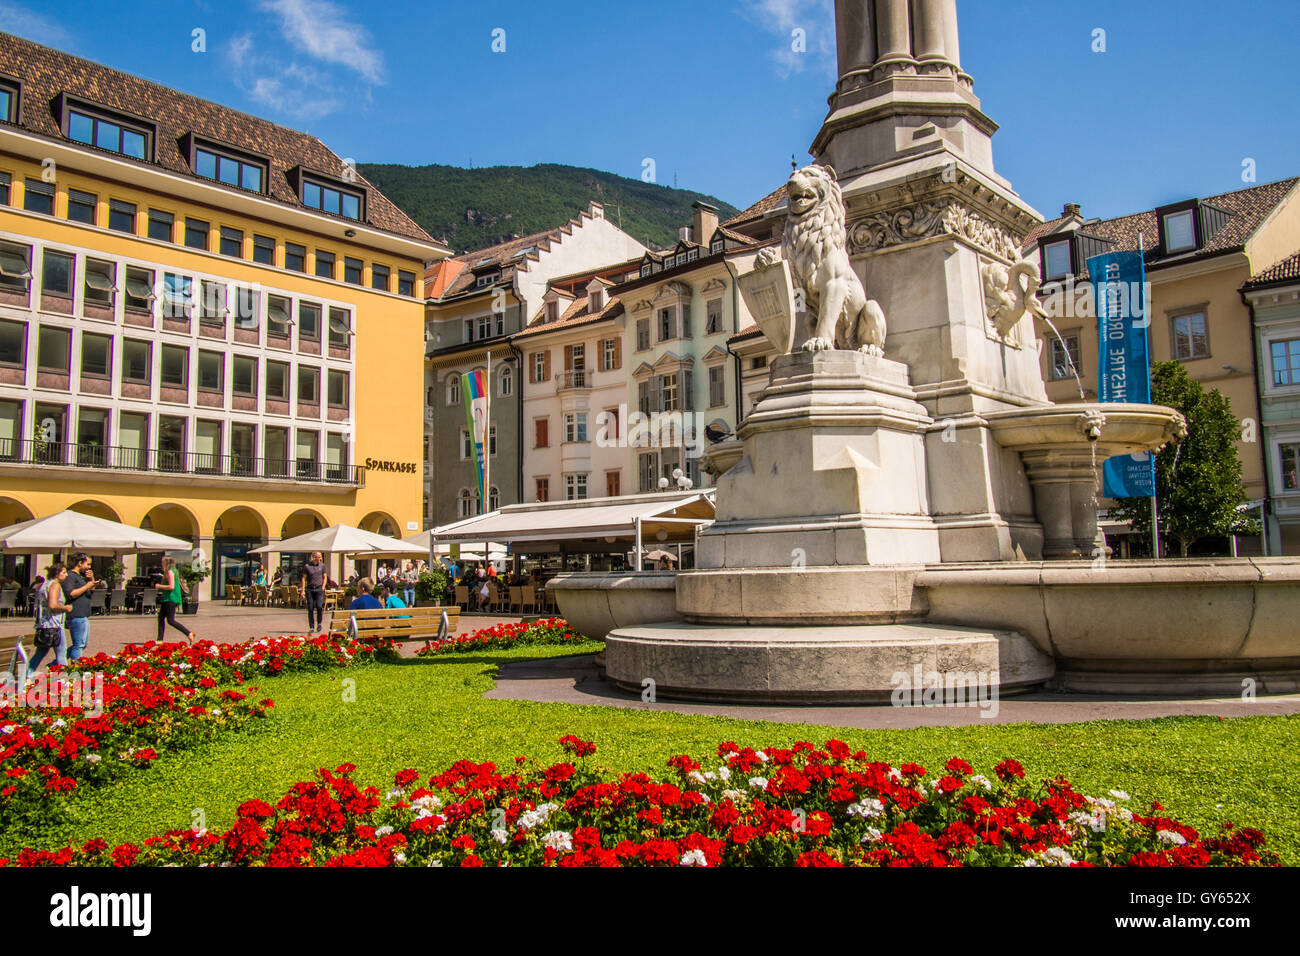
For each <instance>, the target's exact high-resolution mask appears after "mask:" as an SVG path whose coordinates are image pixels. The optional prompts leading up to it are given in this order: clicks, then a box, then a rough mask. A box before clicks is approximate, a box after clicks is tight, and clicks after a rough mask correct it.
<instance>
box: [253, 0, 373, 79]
mask: <svg viewBox="0 0 1300 956" xmlns="http://www.w3.org/2000/svg"><path fill="white" fill-rule="evenodd" d="M260 6H261V8H262V9H263V10H266V11H269V12H271V13H274V14H275V15H276V16H277V17H278V18H279V20H280V33H281V34H282V35H283V36H284V38H285V39H286V40H288V41H289V42H290V43H291V44H292V45H293V46H295V47H297V48H298V49H299V50H301V51H303V52H304V53H306V54H308V55H309V56H311V57H313V58H315V59H317V60H320V61H322V62H324V63H333V64H336V65H338V66H345V67H347V68H348V69H350V70H353V71H355V72H356V73H358V74H360V75H361V76H362V77H364V78H365V79H366V81H367V82H369V83H372V84H375V85H377V86H378V85H382V84H383V83H384V55H383V54H382V53H381V52H380V51H379V50H378V49H376V48H375V47H374V46H372V45H371V39H370V34H369V33H368V32H367V31H366V29H365V28H364V27H362V26H361V25H359V24H357V23H353V22H351V21H349V20H348V19H347V15H346V11H344V10H342V9H341V8H339V7H337V6H335V5H334V4H332V3H329V2H328V0H262V2H261V4H260Z"/></svg>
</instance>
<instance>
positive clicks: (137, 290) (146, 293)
mask: <svg viewBox="0 0 1300 956" xmlns="http://www.w3.org/2000/svg"><path fill="white" fill-rule="evenodd" d="M153 300H154V294H153V272H152V271H150V270H149V269H138V268H136V267H134V266H127V268H126V307H127V308H128V309H132V310H134V311H136V312H148V311H150V310H151V309H152V308H153V306H152V303H153Z"/></svg>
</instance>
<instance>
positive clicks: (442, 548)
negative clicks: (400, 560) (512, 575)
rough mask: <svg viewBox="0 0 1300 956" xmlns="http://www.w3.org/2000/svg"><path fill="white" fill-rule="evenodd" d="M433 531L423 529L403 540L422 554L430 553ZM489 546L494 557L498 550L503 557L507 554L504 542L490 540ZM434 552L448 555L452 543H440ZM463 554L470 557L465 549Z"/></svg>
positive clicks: (480, 558) (479, 543)
mask: <svg viewBox="0 0 1300 956" xmlns="http://www.w3.org/2000/svg"><path fill="white" fill-rule="evenodd" d="M433 533H434V532H433V531H432V530H430V531H421V532H420V533H419V534H413V535H409V536H408V537H405V538H403V539H402V541H403V543H405V544H409V545H413V546H414V547H417V548H420V549H421V553H422V554H424V555H428V553H429V546H430V545H431V544H432V543H433V540H432V539H433ZM474 543H475V544H478V545H482V544H483V542H482V541H475V542H474ZM488 546H489V547H490V548H491V550H492V555H493V557H496V556H497V554H498V552H499V553H500V556H501V557H504V556H505V552H506V546H505V545H504V544H500V543H498V542H496V541H489V542H488ZM433 553H434V554H435V555H437V556H438V557H446V556H447V555H449V554H451V545H450V544H438V545H437V546H436V547H435V548H434V552H433ZM461 556H462V557H469V555H467V554H466V553H465V551H464V549H462V550H461ZM470 560H471V561H482V560H483V558H482V556H479V557H474V558H470Z"/></svg>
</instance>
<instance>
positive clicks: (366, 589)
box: [348, 578, 383, 611]
mask: <svg viewBox="0 0 1300 956" xmlns="http://www.w3.org/2000/svg"><path fill="white" fill-rule="evenodd" d="M374 589H375V586H374V585H373V584H372V583H371V582H370V579H369V578H362V579H361V580H360V581H358V582H357V596H356V597H354V598H353V599H352V603H351V604H349V605H348V610H349V611H378V610H381V609H382V608H383V605H382V604H380V603H379V600H378V599H377V598H376V597H375V596H374V595H373V594H371V593H370V592H371V591H373V590H374Z"/></svg>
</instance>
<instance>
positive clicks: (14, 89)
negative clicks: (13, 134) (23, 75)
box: [0, 77, 21, 123]
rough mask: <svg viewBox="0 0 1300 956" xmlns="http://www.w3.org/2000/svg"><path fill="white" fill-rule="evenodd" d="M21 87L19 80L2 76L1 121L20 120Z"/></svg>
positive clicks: (0, 96)
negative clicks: (19, 95) (19, 101)
mask: <svg viewBox="0 0 1300 956" xmlns="http://www.w3.org/2000/svg"><path fill="white" fill-rule="evenodd" d="M20 90H21V87H20V86H19V84H18V81H17V80H10V79H8V78H6V77H0V123H17V122H18V94H19V91H20Z"/></svg>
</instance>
